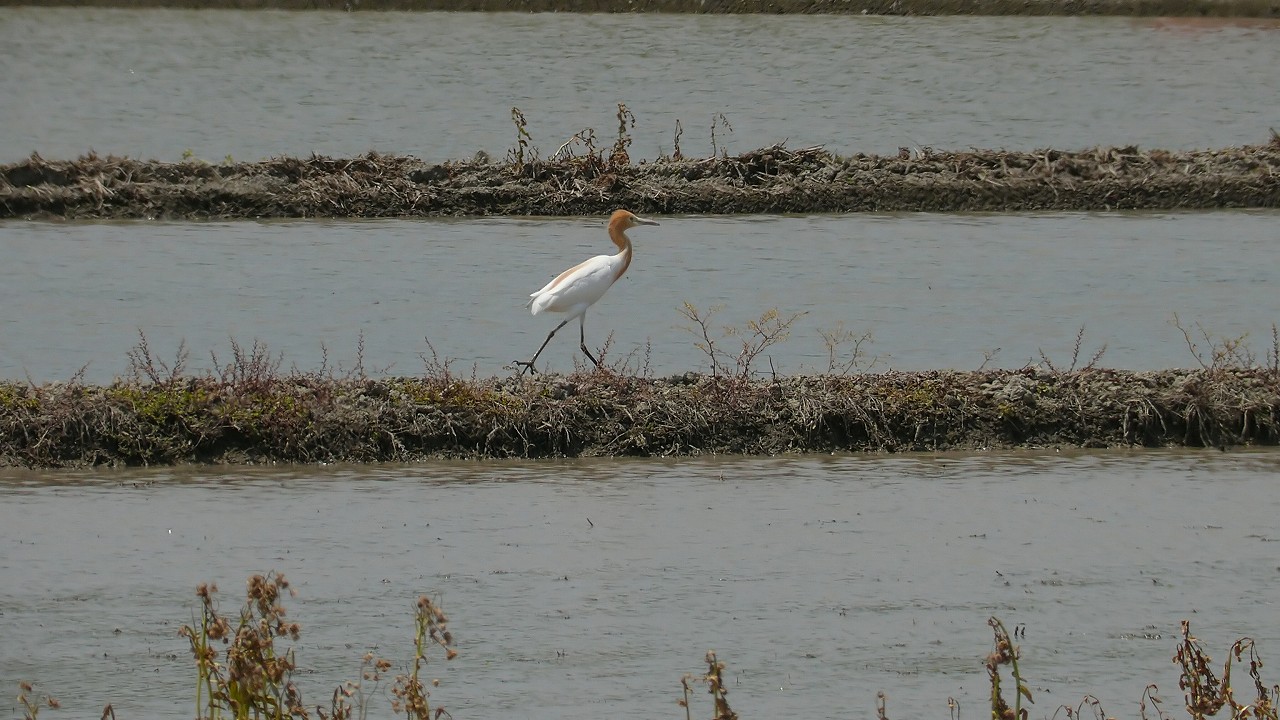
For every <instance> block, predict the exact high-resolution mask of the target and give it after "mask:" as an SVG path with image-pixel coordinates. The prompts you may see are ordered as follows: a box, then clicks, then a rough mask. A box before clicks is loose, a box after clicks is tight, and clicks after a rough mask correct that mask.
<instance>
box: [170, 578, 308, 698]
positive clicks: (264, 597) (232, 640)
mask: <svg viewBox="0 0 1280 720" xmlns="http://www.w3.org/2000/svg"><path fill="white" fill-rule="evenodd" d="M286 591H288V592H289V593H290V594H292V591H290V590H289V582H288V581H287V580H286V579H285V577H284V576H283V575H281V574H278V573H275V572H272V573H268V574H267V575H253V576H252V577H250V578H249V582H248V587H247V589H246V593H245V598H246V599H245V604H244V606H243V607H242V608H241V610H240V616H239V619H238V622H237V624H236V626H235V627H234V629H233V627H232V622H231V620H229V619H228V618H227V617H226V616H225V615H223V614H222V613H221V612H219V610H218V603H217V598H216V594H217V592H218V588H217V586H216V585H206V584H201V585H200V586H199V587H197V588H196V596H197V597H198V598H199V599H200V617H199V620H198V621H197V622H195V623H193V624H192V625H184V626H182V628H181V629H180V630H179V631H178V632H179V634H180V635H182V636H183V637H185V638H187V640H188V641H189V642H190V644H191V655H192V657H193V658H194V659H195V662H196V675H197V681H196V717H197V718H209V719H213V718H223V717H232V718H236V720H246V719H247V718H270V719H272V720H279V719H282V718H306V717H307V716H308V715H307V711H306V708H305V707H304V706H303V704H302V696H301V694H300V693H299V692H298V688H297V686H296V685H295V684H294V683H293V680H292V674H293V671H294V670H295V669H296V668H297V663H296V662H295V660H294V653H293V648H292V647H285V648H280V647H277V645H276V643H277V641H279V640H284V639H286V638H288V639H292V640H294V641H296V640H297V639H298V635H299V632H300V630H301V628H300V627H299V625H298V624H297V623H295V622H289V621H288V620H287V619H286V611H285V608H284V604H283V602H282V593H283V592H286ZM219 646H221V648H222V649H221V651H220V649H219Z"/></svg>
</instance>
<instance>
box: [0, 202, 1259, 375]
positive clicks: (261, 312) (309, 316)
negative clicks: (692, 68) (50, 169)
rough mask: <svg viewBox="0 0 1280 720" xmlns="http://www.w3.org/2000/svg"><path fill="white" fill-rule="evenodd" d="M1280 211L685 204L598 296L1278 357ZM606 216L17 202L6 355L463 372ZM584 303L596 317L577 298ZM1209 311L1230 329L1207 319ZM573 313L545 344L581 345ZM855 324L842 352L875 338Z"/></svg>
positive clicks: (804, 341)
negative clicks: (181, 354) (372, 216)
mask: <svg viewBox="0 0 1280 720" xmlns="http://www.w3.org/2000/svg"><path fill="white" fill-rule="evenodd" d="M1277 220H1280V217H1278V216H1277V214H1276V212H1275V211H1257V212H1217V213H1123V214H1106V213H1096V214H1092V213H1057V214H1018V215H997V214H991V215H986V214H970V215H929V214H902V215H874V214H862V215H847V216H825V215H824V216H811V217H732V218H724V217H670V218H667V217H664V218H660V221H661V222H662V225H661V226H659V227H641V228H637V229H634V230H632V231H631V236H632V238H633V239H634V241H635V245H636V256H635V261H634V262H633V263H632V265H631V268H630V270H629V271H628V273H627V275H625V276H624V277H623V279H622V280H621V281H619V282H618V283H617V284H616V285H615V286H614V287H613V288H612V289H610V291H609V293H608V294H607V295H605V297H604V299H603V300H601V301H600V302H599V303H597V304H596V305H595V306H594V307H593V308H592V309H591V310H590V311H589V312H588V314H587V339H588V343H589V344H590V346H591V347H593V348H599V347H600V346H602V345H603V344H604V343H605V342H606V340H607V338H608V337H609V335H610V334H611V333H612V335H613V345H612V348H611V349H610V351H609V356H608V357H609V358H611V359H612V360H611V361H621V360H623V359H624V358H625V359H627V362H628V366H627V367H628V370H629V371H632V372H645V371H646V369H647V371H648V372H652V373H655V374H659V375H663V374H671V373H683V372H687V371H691V370H692V371H709V370H710V363H709V361H708V358H707V357H706V355H705V354H704V353H702V352H701V351H699V350H698V349H697V348H696V347H695V343H696V342H697V341H698V340H699V339H700V338H699V337H695V336H694V335H693V334H691V333H690V332H689V329H690V328H692V329H695V330H696V329H697V328H696V327H695V326H694V325H693V323H692V322H690V321H689V320H688V319H686V318H685V317H684V316H682V315H681V312H680V308H681V306H682V304H683V303H685V302H689V303H692V304H693V305H694V306H696V307H697V308H698V309H699V311H700V312H702V313H703V314H706V313H707V311H709V310H710V309H712V308H714V307H717V306H723V309H722V310H721V311H720V312H719V313H717V314H715V315H712V316H711V320H710V322H709V327H710V329H711V332H712V335H713V336H714V337H715V338H716V339H717V340H718V341H720V342H721V343H722V345H721V346H722V347H723V348H724V349H725V350H726V351H727V352H730V357H729V358H728V359H727V360H726V361H727V362H729V363H730V364H732V363H733V359H732V358H733V357H734V356H736V353H737V349H738V348H740V347H741V345H740V343H741V338H733V337H723V332H724V327H725V326H734V327H737V328H739V329H744V328H745V325H746V323H747V322H748V321H749V320H752V319H756V318H758V317H759V316H760V315H761V314H762V313H764V312H765V311H767V310H768V309H769V308H774V307H776V308H778V310H779V311H780V312H781V313H782V315H783V316H791V315H792V314H795V313H805V314H804V315H803V316H801V317H799V318H798V319H797V320H796V322H795V324H794V326H793V329H792V334H791V337H790V339H789V340H787V341H786V342H783V343H781V344H778V345H775V346H773V347H771V348H769V349H768V351H767V353H766V354H765V356H762V357H761V358H760V359H759V361H758V364H757V366H756V370H758V371H762V372H769V371H770V365H769V363H770V362H772V368H773V369H774V370H776V371H778V372H783V373H798V372H815V371H826V370H828V369H829V368H830V366H831V361H830V358H829V357H828V353H827V345H826V342H825V341H824V339H823V337H822V335H821V333H822V332H823V331H826V332H827V333H831V332H833V331H835V330H836V329H838V328H841V327H843V328H844V329H845V330H847V331H850V332H852V333H853V334H855V335H858V336H861V335H863V334H864V333H870V334H871V336H872V337H871V339H870V340H868V341H867V342H865V343H864V344H863V347H862V348H861V351H862V353H863V355H862V356H861V357H860V359H859V367H860V368H862V369H867V368H870V369H871V370H875V371H880V370H888V369H899V370H928V369H942V368H956V369H965V370H967V369H974V368H977V367H979V366H981V365H983V364H984V363H985V364H987V365H988V366H989V367H1021V366H1023V365H1025V364H1027V363H1033V364H1035V363H1041V362H1043V357H1042V355H1041V353H1042V352H1043V354H1044V357H1047V358H1048V359H1049V361H1050V362H1052V363H1054V364H1055V365H1057V366H1060V367H1063V368H1065V367H1068V366H1070V365H1071V363H1072V357H1073V353H1074V345H1075V339H1076V335H1077V332H1078V331H1079V330H1080V328H1082V327H1083V328H1084V331H1085V334H1084V338H1083V343H1082V346H1081V351H1080V356H1079V358H1078V359H1077V364H1078V365H1084V364H1085V363H1087V362H1088V361H1089V360H1090V358H1091V357H1092V356H1093V355H1094V354H1095V353H1097V352H1098V351H1101V350H1103V349H1104V348H1105V352H1104V353H1103V355H1102V357H1101V359H1100V360H1099V364H1100V365H1103V366H1107V367H1120V368H1127V369H1156V368H1166V367H1198V363H1199V362H1200V360H1197V358H1196V356H1195V355H1193V354H1192V352H1191V350H1190V349H1189V347H1188V344H1187V340H1186V338H1185V337H1184V335H1183V334H1182V332H1181V331H1180V330H1179V329H1178V328H1177V327H1176V325H1175V324H1174V323H1175V317H1176V318H1177V322H1179V323H1181V324H1182V325H1183V327H1184V328H1186V329H1188V330H1190V331H1191V336H1192V340H1193V341H1194V342H1195V343H1196V344H1197V351H1198V352H1199V353H1200V356H1201V359H1204V360H1209V353H1210V346H1211V345H1212V344H1213V342H1217V341H1221V340H1222V339H1235V338H1239V337H1241V336H1244V335H1246V334H1248V337H1247V338H1246V339H1245V345H1246V346H1247V347H1248V348H1250V349H1251V350H1252V351H1253V352H1254V353H1255V359H1256V360H1257V361H1259V362H1265V360H1266V358H1267V353H1268V352H1269V351H1270V348H1271V328H1272V323H1275V322H1277V320H1280V307H1278V306H1277V297H1278V296H1277V283H1278V282H1280V276H1278V273H1280V269H1278V268H1280V264H1278V263H1277V262H1276V258H1277V246H1276V242H1277V232H1276V227H1277ZM612 250H613V247H612V245H610V244H609V243H608V241H607V238H606V236H605V232H604V227H603V224H602V222H601V221H600V220H599V219H595V218H590V219H484V220H479V219H477V220H422V221H414V220H383V221H368V222H353V221H290V222H230V223H155V222H120V223H70V224H47V223H9V224H6V225H4V226H3V231H0V256H3V257H4V258H5V262H4V263H2V264H0V307H4V308H5V312H4V313H3V314H0V377H6V378H11V379H19V380H21V379H24V378H27V377H30V378H31V379H33V380H35V381H37V382H43V381H49V380H66V379H68V378H70V377H71V376H72V375H73V374H75V373H76V372H77V370H78V369H80V368H81V367H84V366H86V365H87V368H86V371H85V377H86V378H87V379H89V380H91V381H109V380H110V379H111V378H113V377H115V376H117V375H121V374H125V373H126V371H127V365H128V363H127V360H126V355H127V353H128V352H129V350H130V348H132V347H134V346H135V345H136V344H137V343H138V342H139V332H140V331H141V333H142V334H143V335H145V337H146V338H147V339H148V341H149V344H150V346H151V349H152V352H153V354H154V355H155V356H156V357H157V358H159V359H161V360H163V361H165V362H167V363H169V364H172V363H173V362H174V360H175V358H176V356H177V354H178V348H179V345H180V343H181V342H182V341H184V340H185V342H186V348H187V350H188V351H189V353H190V358H189V369H190V370H195V371H198V370H200V369H203V368H209V367H210V366H211V365H212V364H213V360H212V358H211V354H214V353H216V354H217V355H218V360H219V362H220V363H226V362H228V361H229V357H230V355H231V353H232V351H231V347H230V345H231V339H233V338H234V339H235V340H236V341H237V342H238V343H239V344H240V345H241V346H242V347H244V348H246V349H247V348H249V347H250V346H251V345H252V344H253V342H254V340H255V339H256V340H260V341H262V342H264V343H266V344H267V346H268V347H269V348H270V351H271V353H272V354H273V356H275V357H277V358H280V359H281V361H282V362H281V371H282V372H288V371H289V370H290V369H291V368H293V367H297V368H299V369H302V370H315V369H318V368H320V367H321V366H322V364H324V363H326V362H327V363H328V367H329V368H330V369H334V368H340V369H342V370H351V369H354V368H355V366H356V364H357V359H358V353H357V345H358V344H359V342H360V339H361V336H362V335H363V338H364V346H365V347H364V355H363V361H364V369H365V370H366V372H368V373H370V374H379V373H381V372H389V373H391V374H401V375H413V374H421V373H422V372H424V371H425V369H426V367H427V366H426V364H425V363H424V361H423V356H426V357H430V349H429V348H428V346H427V340H424V338H426V339H429V340H430V343H431V345H432V346H434V348H435V350H436V352H437V353H438V354H439V358H440V359H441V360H445V359H449V360H452V361H453V367H452V369H453V370H454V371H455V372H462V373H463V374H467V373H469V372H470V371H471V370H472V369H473V368H474V369H475V370H476V371H477V372H478V373H480V374H481V375H491V374H502V373H506V372H510V370H509V369H506V368H505V367H504V366H508V364H509V363H510V362H511V361H513V360H515V359H527V358H528V357H529V356H530V355H532V353H533V351H534V350H535V349H536V348H537V347H538V345H539V344H540V343H541V342H542V340H543V338H544V337H545V336H546V334H547V333H548V332H549V331H550V330H551V329H552V328H553V327H555V325H556V323H558V322H559V321H560V319H561V318H560V316H557V315H542V316H538V317H531V316H530V315H529V313H528V310H526V309H525V307H524V305H525V302H526V301H527V299H528V294H529V293H530V292H533V291H534V290H536V289H538V288H539V287H541V286H542V285H543V283H545V282H546V281H547V280H549V279H550V278H552V277H554V276H555V274H556V273H558V272H559V271H560V270H562V269H564V268H566V267H569V266H570V265H572V264H574V263H576V262H578V261H579V260H581V259H584V258H586V257H590V256H591V255H595V254H597V253H601V252H606V251H612ZM575 324H576V323H575ZM1204 332H1207V333H1208V334H1209V335H1210V338H1211V340H1205V338H1204V337H1203V333H1204ZM576 335H577V328H576V327H566V328H565V330H564V331H563V333H562V334H561V335H559V336H557V337H556V338H555V339H554V340H553V341H552V343H551V345H550V346H549V347H548V348H547V351H546V352H545V353H544V355H543V358H542V360H541V361H540V364H541V366H542V367H543V368H544V369H550V370H557V371H561V372H567V371H570V370H572V369H573V367H574V363H575V362H581V355H580V353H579V352H578V350H577V342H576V341H577V337H576ZM852 353H853V347H852V344H851V343H844V344H843V345H841V346H839V347H837V360H838V361H839V362H838V363H837V364H841V363H843V362H847V361H848V360H850V359H852V357H853V356H852Z"/></svg>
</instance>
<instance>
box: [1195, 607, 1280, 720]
mask: <svg viewBox="0 0 1280 720" xmlns="http://www.w3.org/2000/svg"><path fill="white" fill-rule="evenodd" d="M1246 655H1247V656H1248V658H1249V677H1251V678H1252V679H1253V687H1254V693H1255V697H1254V699H1253V701H1252V702H1250V703H1242V702H1240V701H1239V700H1237V699H1236V696H1235V690H1234V688H1233V687H1232V685H1231V670H1232V662H1233V661H1234V662H1237V663H1238V662H1242V661H1243V660H1244V658H1245V656H1246ZM1173 661H1174V662H1175V663H1177V664H1178V666H1179V667H1181V668H1182V672H1181V674H1180V675H1179V677H1178V687H1179V688H1180V689H1181V690H1182V692H1183V693H1184V698H1185V701H1186V706H1187V713H1188V714H1189V715H1191V717H1192V720H1205V718H1210V717H1214V716H1216V715H1217V714H1218V713H1219V712H1220V711H1221V710H1222V709H1223V708H1227V709H1229V710H1230V713H1231V715H1230V717H1231V720H1277V708H1276V697H1277V696H1278V695H1280V685H1272V686H1271V687H1270V688H1268V687H1267V686H1266V683H1264V682H1263V681H1262V675H1261V669H1262V658H1261V657H1260V656H1259V655H1258V650H1257V648H1256V647H1255V646H1254V643H1253V638H1249V637H1245V638H1241V639H1239V640H1237V641H1235V643H1234V644H1233V645H1232V646H1231V649H1230V650H1228V651H1227V659H1226V661H1225V662H1224V663H1223V666H1222V679H1221V680H1219V679H1218V677H1217V676H1216V675H1214V673H1213V669H1212V668H1211V667H1210V664H1211V663H1212V659H1211V658H1210V657H1209V656H1208V655H1207V654H1205V652H1204V650H1203V649H1202V648H1201V647H1200V641H1199V640H1197V639H1196V638H1195V637H1193V636H1192V635H1191V623H1190V622H1188V621H1186V620H1183V621H1182V641H1181V642H1180V643H1179V644H1178V650H1177V652H1175V653H1174V656H1173Z"/></svg>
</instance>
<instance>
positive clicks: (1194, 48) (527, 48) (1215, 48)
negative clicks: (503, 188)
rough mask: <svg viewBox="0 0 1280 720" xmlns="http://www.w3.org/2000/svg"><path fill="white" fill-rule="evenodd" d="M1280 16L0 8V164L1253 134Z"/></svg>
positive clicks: (1263, 121)
mask: <svg viewBox="0 0 1280 720" xmlns="http://www.w3.org/2000/svg"><path fill="white" fill-rule="evenodd" d="M1278 40H1280V22H1277V21H1266V20H1258V21H1249V22H1243V23H1242V22H1240V21H1235V20H1230V19H1225V20H1220V21H1218V23H1217V24H1214V23H1212V22H1211V21H1200V22H1199V23H1189V22H1182V23H1177V22H1170V21H1169V20H1167V19H1158V18H1156V19H1136V20H1135V19H1127V18H1030V17H1012V18H998V17H976V18H967V17H944V18H889V17H847V16H834V17H815V16H808V17H805V16H794V17H773V16H766V15H755V16H737V17H735V16H690V15H626V14H622V15H582V14H573V13H565V14H555V13H550V14H542V15H530V14H521V13H475V14H472V13H416V14H406V13H390V12H389V13H336V12H310V13H298V12H269V11H252V12H237V11H186V10H141V11H138V10H112V9H97V8H62V9H57V8H0V47H3V48H4V52H3V53H0V97H5V98H12V99H15V101H12V102H5V103H2V104H0V162H10V161H14V160H17V159H20V158H22V157H24V156H26V155H27V154H28V153H30V152H32V151H38V152H40V153H41V154H42V155H44V156H45V157H50V158H72V157H76V156H78V155H79V154H81V153H84V152H87V151H88V150H89V149H91V148H92V149H95V150H97V151H98V152H99V153H103V154H106V153H111V154H116V155H130V156H135V157H143V158H150V157H154V158H158V159H161V160H169V161H176V160H179V159H180V158H181V157H182V156H183V154H184V153H191V154H193V155H194V156H195V157H197V158H202V159H205V160H208V161H211V162H218V161H221V160H223V158H224V157H226V156H228V155H230V156H232V157H234V158H235V159H236V160H257V159H261V158H265V157H271V156H276V155H303V156H305V155H308V154H309V153H312V152H316V153H321V154H328V155H337V156H350V155H355V154H361V153H364V152H366V151H368V150H371V149H375V150H379V151H382V152H391V153H401V154H412V155H417V156H419V157H422V158H425V159H429V160H445V159H453V158H462V157H471V155H472V154H473V153H475V152H476V151H478V150H484V151H487V152H488V153H490V154H491V155H493V156H494V157H495V158H501V157H502V156H503V155H504V154H505V153H506V152H507V151H508V150H509V149H511V148H513V147H515V145H516V138H517V135H516V130H515V127H514V126H513V124H512V120H511V108H512V107H513V106H515V107H519V108H520V109H521V110H523V111H524V113H525V116H526V117H527V119H528V122H529V126H528V130H529V132H530V134H531V136H532V143H533V145H534V146H535V147H537V148H539V149H540V150H541V151H542V153H543V154H544V155H546V154H550V153H552V152H554V151H555V149H556V148H558V147H559V146H560V144H561V143H564V142H566V141H567V140H569V138H570V137H572V136H573V134H574V133H576V132H578V131H579V130H582V129H583V128H587V127H590V128H594V129H595V132H596V136H597V142H596V144H597V145H600V146H603V147H608V146H609V145H611V144H612V141H613V138H614V137H616V129H617V127H618V120H617V118H616V117H615V112H616V108H617V103H619V102H622V103H626V104H627V106H628V107H629V108H630V110H631V111H632V112H633V113H634V114H635V117H636V123H635V127H634V128H631V129H630V133H631V135H632V137H633V138H634V144H633V145H632V147H631V155H632V158H633V159H639V158H649V159H652V158H655V157H657V156H659V155H660V154H664V153H670V152H671V151H672V150H673V147H674V143H675V128H676V121H677V120H678V121H680V122H681V123H682V127H683V135H682V136H681V141H680V142H681V147H682V149H683V151H684V153H685V154H687V155H690V156H705V155H708V154H710V153H711V152H712V129H711V128H712V119H713V117H715V118H719V117H720V115H723V117H724V118H725V119H727V120H728V122H729V124H730V126H731V127H732V132H730V131H728V130H727V129H726V128H725V126H724V124H723V123H722V122H720V121H719V120H718V119H717V130H716V133H715V146H716V147H717V148H718V149H721V150H728V151H729V152H743V151H747V150H753V149H756V148H759V147H764V146H767V145H771V144H773V143H776V142H781V141H787V142H788V144H789V145H790V146H791V147H805V146H809V145H817V144H822V145H826V146H827V147H828V148H829V149H831V150H833V151H836V152H839V153H843V154H848V153H855V152H896V151H897V149H898V148H899V147H902V146H932V147H935V148H941V149H964V148H967V147H971V146H973V147H981V148H1009V149H1019V150H1030V149H1033V148H1039V147H1055V148H1064V149H1070V148H1083V147H1092V146H1094V145H1099V144H1102V145H1131V144H1137V145H1141V146H1144V147H1164V148H1201V147H1222V146H1227V145H1237V144H1258V143H1264V142H1266V141H1267V139H1268V137H1269V134H1268V127H1271V126H1274V125H1275V122H1276V121H1275V103H1274V97H1273V94H1272V93H1268V92H1262V91H1260V90H1261V86H1260V85H1259V79H1260V78H1266V77H1269V76H1270V75H1271V73H1272V71H1273V70H1274V68H1276V67H1280V41H1278Z"/></svg>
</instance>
